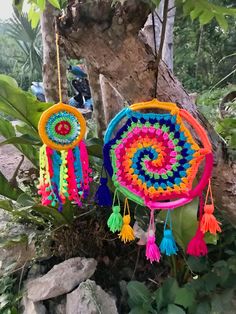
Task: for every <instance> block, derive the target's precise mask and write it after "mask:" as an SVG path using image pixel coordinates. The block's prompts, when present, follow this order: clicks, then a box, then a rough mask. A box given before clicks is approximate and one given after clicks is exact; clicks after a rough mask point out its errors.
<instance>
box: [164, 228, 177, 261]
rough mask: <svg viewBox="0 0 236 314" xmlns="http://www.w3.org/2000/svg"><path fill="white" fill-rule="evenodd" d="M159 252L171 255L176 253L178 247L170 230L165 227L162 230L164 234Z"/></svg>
mask: <svg viewBox="0 0 236 314" xmlns="http://www.w3.org/2000/svg"><path fill="white" fill-rule="evenodd" d="M160 250H161V253H163V254H166V255H168V256H171V255H173V254H177V251H178V248H177V245H176V243H175V240H174V237H173V234H172V230H171V229H166V230H164V236H163V239H162V241H161V244H160Z"/></svg>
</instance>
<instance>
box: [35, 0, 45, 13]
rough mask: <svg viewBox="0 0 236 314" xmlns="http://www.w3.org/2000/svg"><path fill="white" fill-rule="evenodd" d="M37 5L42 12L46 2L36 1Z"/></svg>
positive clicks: (42, 0) (43, 0)
mask: <svg viewBox="0 0 236 314" xmlns="http://www.w3.org/2000/svg"><path fill="white" fill-rule="evenodd" d="M37 5H38V7H39V9H40V10H41V11H44V9H45V7H46V0H37Z"/></svg>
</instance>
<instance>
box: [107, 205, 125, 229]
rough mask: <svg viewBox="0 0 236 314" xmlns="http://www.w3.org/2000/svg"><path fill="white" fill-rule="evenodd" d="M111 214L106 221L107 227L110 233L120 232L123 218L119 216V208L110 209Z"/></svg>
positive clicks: (117, 206)
mask: <svg viewBox="0 0 236 314" xmlns="http://www.w3.org/2000/svg"><path fill="white" fill-rule="evenodd" d="M112 211H113V212H112V214H111V215H110V217H109V218H108V220H107V225H108V227H109V229H110V230H111V232H113V233H114V232H116V231H120V230H121V228H122V225H123V218H122V216H121V214H120V206H119V205H116V206H113V207H112Z"/></svg>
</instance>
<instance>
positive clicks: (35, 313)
mask: <svg viewBox="0 0 236 314" xmlns="http://www.w3.org/2000/svg"><path fill="white" fill-rule="evenodd" d="M22 303H23V306H24V312H23V314H46V307H45V306H44V305H43V303H41V302H33V301H31V300H30V299H28V298H27V296H24V297H23V300H22Z"/></svg>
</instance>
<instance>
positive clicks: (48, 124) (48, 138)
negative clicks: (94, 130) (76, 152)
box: [39, 104, 86, 150]
mask: <svg viewBox="0 0 236 314" xmlns="http://www.w3.org/2000/svg"><path fill="white" fill-rule="evenodd" d="M85 129H86V122H85V120H84V118H83V116H82V115H81V113H80V112H79V111H78V110H77V109H76V108H73V107H70V106H69V105H65V104H57V105H54V106H52V107H51V108H49V109H48V110H46V111H45V112H44V113H43V114H42V116H41V118H40V121H39V134H40V137H41V138H42V141H43V142H44V143H45V144H46V145H47V146H49V147H51V148H52V149H56V150H68V149H71V148H73V147H75V146H76V145H78V144H79V142H80V141H81V140H82V138H83V136H84V133H85Z"/></svg>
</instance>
